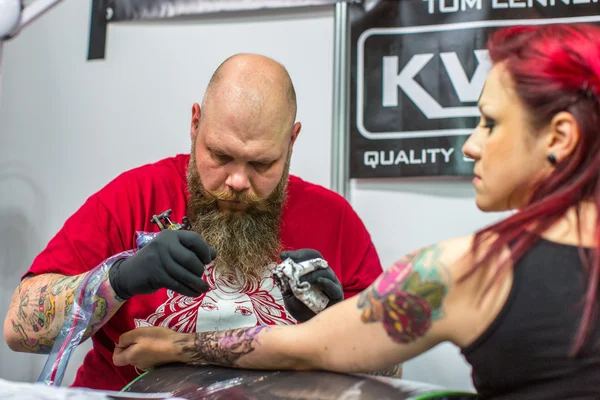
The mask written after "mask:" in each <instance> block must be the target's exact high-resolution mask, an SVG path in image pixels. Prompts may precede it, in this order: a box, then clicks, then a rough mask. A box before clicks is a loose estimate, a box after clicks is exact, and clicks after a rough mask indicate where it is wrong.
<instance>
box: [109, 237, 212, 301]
mask: <svg viewBox="0 0 600 400" xmlns="http://www.w3.org/2000/svg"><path fill="white" fill-rule="evenodd" d="M216 256H217V253H216V251H215V250H214V249H213V248H211V247H210V246H208V244H206V242H205V241H204V240H202V238H201V237H200V235H199V234H197V233H196V232H192V231H186V230H177V231H175V230H165V231H162V232H160V233H159V234H158V235H156V237H155V238H154V239H152V240H151V241H150V242H149V243H148V244H147V245H145V246H144V247H143V248H142V249H141V250H140V251H138V252H137V253H136V254H135V255H133V256H131V257H129V258H125V259H121V260H118V261H117V262H115V263H114V264H113V265H112V266H111V267H110V270H109V273H108V274H109V280H110V284H111V286H112V288H113V289H114V291H115V293H116V294H117V296H119V297H120V298H122V299H123V300H127V299H129V298H130V297H132V296H135V295H136V294H148V293H154V292H156V291H157V290H159V289H162V288H166V289H171V290H173V291H175V292H177V293H180V294H182V295H184V296H190V297H198V296H199V295H200V294H201V293H204V292H206V291H208V284H207V283H206V282H205V281H204V280H203V279H202V275H203V274H204V266H205V265H208V264H210V263H211V262H212V261H213V260H214V259H215V257H216Z"/></svg>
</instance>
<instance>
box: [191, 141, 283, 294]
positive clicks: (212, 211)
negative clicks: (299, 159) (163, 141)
mask: <svg viewBox="0 0 600 400" xmlns="http://www.w3.org/2000/svg"><path fill="white" fill-rule="evenodd" d="M290 158H291V152H290V153H289V154H288V156H287V159H286V163H285V166H284V171H283V176H282V177H281V180H280V181H279V183H278V184H277V187H276V188H275V190H274V191H273V193H271V194H270V195H269V196H268V197H267V198H265V199H260V198H257V197H255V196H251V195H248V194H246V193H232V192H222V193H214V194H213V193H209V192H208V191H207V190H206V189H205V188H204V185H203V184H202V180H201V178H200V174H199V173H198V169H197V167H196V157H195V144H194V145H192V151H191V153H190V163H189V165H188V170H187V181H188V191H189V195H190V198H189V201H188V206H187V217H188V220H189V222H190V224H191V226H192V228H191V229H192V230H193V231H195V232H197V233H198V234H200V236H202V239H204V241H206V243H208V245H209V246H211V247H213V248H214V249H215V250H216V251H217V258H216V259H215V260H214V262H213V266H214V267H215V268H216V269H217V270H218V272H219V273H220V274H222V275H226V276H228V277H229V278H228V279H231V278H234V280H235V282H237V283H238V284H242V285H244V284H248V283H250V282H252V283H253V284H259V283H260V280H261V279H262V278H263V276H264V274H265V271H266V270H267V266H268V265H269V264H271V263H273V262H277V261H278V259H279V254H280V252H281V240H280V235H279V225H280V217H281V209H282V206H283V203H284V201H285V198H286V189H287V182H288V177H289V168H290ZM218 200H237V201H241V202H244V203H246V204H248V205H249V208H248V209H246V210H244V211H243V212H241V213H234V212H231V211H229V212H222V211H220V210H219V207H218V202H217V201H218ZM231 283H234V282H231Z"/></svg>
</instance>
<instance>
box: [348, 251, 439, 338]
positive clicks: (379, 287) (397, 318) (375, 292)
mask: <svg viewBox="0 0 600 400" xmlns="http://www.w3.org/2000/svg"><path fill="white" fill-rule="evenodd" d="M441 253H442V250H441V248H440V247H439V246H431V247H428V248H425V249H423V250H420V251H418V252H415V253H412V254H410V255H408V256H406V257H404V258H403V259H401V260H399V261H398V262H397V263H396V264H394V265H393V266H391V267H390V268H388V269H387V270H386V271H385V272H384V273H383V275H382V276H381V277H379V278H378V279H377V280H376V281H375V282H374V283H373V285H371V286H370V287H369V288H368V289H367V290H365V291H364V292H362V293H361V294H360V296H359V300H358V308H359V309H361V310H362V315H361V319H362V321H363V322H365V323H373V322H381V323H382V324H383V326H384V328H385V330H386V332H387V334H388V336H389V337H390V338H391V339H392V340H394V341H395V342H397V343H411V342H413V341H415V340H417V339H418V338H420V337H422V336H424V335H425V334H426V333H427V331H428V330H429V328H430V327H431V322H432V321H434V320H436V319H439V318H441V316H442V304H443V300H444V297H445V296H446V295H447V293H448V285H449V281H450V280H449V279H448V277H447V276H446V271H445V268H444V266H443V265H441V260H440V258H441V257H440V255H441Z"/></svg>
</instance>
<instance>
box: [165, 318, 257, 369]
mask: <svg viewBox="0 0 600 400" xmlns="http://www.w3.org/2000/svg"><path fill="white" fill-rule="evenodd" d="M263 329H268V327H266V326H257V327H253V328H245V329H244V328H243V329H232V330H228V331H223V332H201V333H196V334H195V337H194V342H193V343H191V342H190V341H187V340H182V341H179V342H177V343H178V344H180V345H181V346H182V350H181V351H182V353H183V354H184V355H185V358H186V359H187V360H189V363H191V364H215V365H221V366H225V367H231V366H234V365H235V363H236V362H237V360H238V359H239V358H240V357H242V356H244V355H246V354H248V353H251V352H252V351H254V349H255V348H256V346H257V344H258V340H257V336H258V334H259V333H260V332H261V331H262V330H263Z"/></svg>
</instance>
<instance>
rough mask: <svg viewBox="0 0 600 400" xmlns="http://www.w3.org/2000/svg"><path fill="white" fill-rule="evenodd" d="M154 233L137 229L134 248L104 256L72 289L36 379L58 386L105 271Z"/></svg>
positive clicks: (84, 326)
mask: <svg viewBox="0 0 600 400" xmlns="http://www.w3.org/2000/svg"><path fill="white" fill-rule="evenodd" d="M157 234H158V232H153V233H149V232H138V233H137V238H136V245H137V247H136V248H135V249H132V250H127V251H124V252H122V253H119V254H116V255H114V256H112V257H110V258H107V259H106V260H104V261H103V262H102V263H101V264H100V265H98V266H96V267H95V268H94V269H93V270H91V271H90V272H89V273H88V274H87V275H86V277H85V278H84V279H83V280H82V281H81V283H80V284H79V286H78V287H77V289H76V290H75V299H74V301H73V303H72V304H71V307H70V308H69V311H68V313H67V315H66V316H65V321H64V323H63V325H62V327H61V329H60V332H59V334H58V336H57V337H56V341H55V343H54V346H53V347H52V351H51V352H50V355H49V356H48V359H47V360H46V364H45V365H44V369H43V370H42V372H41V374H40V377H39V378H38V382H42V383H45V384H47V385H57V386H59V385H60V384H61V382H62V380H63V377H64V374H65V370H66V367H67V364H68V362H69V359H70V358H71V354H72V352H73V350H74V349H75V348H76V347H77V346H78V345H79V344H80V343H81V342H82V340H83V338H84V336H85V333H86V331H87V330H88V327H89V323H90V320H91V318H92V315H93V313H94V299H95V297H96V294H97V293H98V289H99V288H100V285H101V283H102V282H103V281H104V280H105V277H106V274H108V270H109V268H110V267H111V266H112V265H113V264H114V263H115V262H116V261H118V260H120V259H122V258H127V257H131V256H132V255H134V254H135V253H136V252H137V251H138V250H139V249H141V248H143V247H144V246H145V245H146V244H147V243H148V242H150V241H151V240H152V239H153V238H154V237H155V236H156V235H157Z"/></svg>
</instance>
